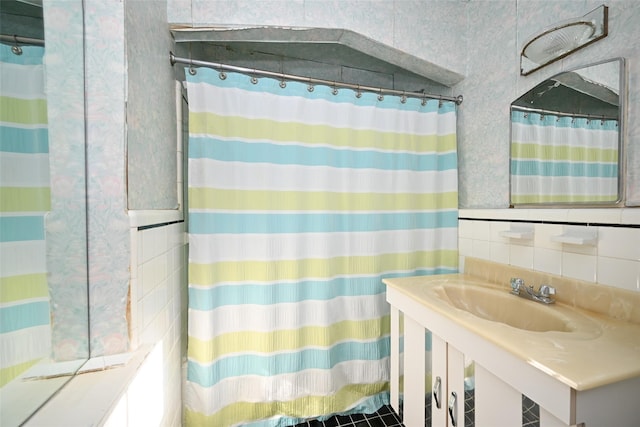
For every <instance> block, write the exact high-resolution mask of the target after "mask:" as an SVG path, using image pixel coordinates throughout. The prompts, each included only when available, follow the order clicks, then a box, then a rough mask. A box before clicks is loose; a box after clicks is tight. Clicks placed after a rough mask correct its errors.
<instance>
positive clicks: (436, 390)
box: [433, 377, 442, 409]
mask: <svg viewBox="0 0 640 427" xmlns="http://www.w3.org/2000/svg"><path fill="white" fill-rule="evenodd" d="M441 396H442V380H441V379H440V377H436V382H435V383H434V384H433V400H435V401H436V408H438V409H440V407H441V406H442V405H441V403H440V397H441Z"/></svg>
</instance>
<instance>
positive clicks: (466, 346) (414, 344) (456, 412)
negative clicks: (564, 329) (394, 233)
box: [385, 279, 640, 427]
mask: <svg viewBox="0 0 640 427" xmlns="http://www.w3.org/2000/svg"><path fill="white" fill-rule="evenodd" d="M404 280H407V279H386V280H385V283H386V284H387V285H388V286H387V301H388V302H389V303H390V305H391V371H390V373H391V378H390V382H391V384H390V386H391V404H392V406H393V407H394V409H395V410H396V411H398V410H399V377H400V365H401V364H400V352H399V349H400V347H399V341H400V327H399V324H400V322H399V318H400V316H401V315H402V316H403V317H404V402H403V422H404V425H405V426H407V427H423V426H424V425H425V410H424V408H425V390H429V389H431V390H433V391H435V392H436V395H437V387H435V386H434V385H435V384H436V382H437V378H438V377H439V378H440V387H441V395H440V396H438V397H439V399H438V401H439V404H440V405H439V406H440V407H439V408H438V404H437V403H438V402H436V399H435V398H434V396H433V394H434V393H431V395H432V396H431V414H432V422H431V426H432V427H453V426H454V424H453V421H454V420H455V422H456V423H455V427H462V426H464V422H465V413H464V398H465V388H464V386H465V384H464V376H465V358H468V359H471V360H473V361H474V364H475V369H474V370H475V373H474V383H475V387H474V396H475V398H474V407H475V409H474V416H475V423H474V424H475V426H479V427H486V426H496V427H501V426H510V427H511V426H514V427H517V426H521V425H522V395H523V394H524V395H526V396H528V397H529V398H530V399H531V400H533V401H534V402H536V403H537V404H538V405H539V407H540V426H541V427H561V426H562V427H568V426H581V427H607V426H616V427H637V426H640V405H639V404H638V402H640V401H639V400H638V396H640V376H632V377H630V378H626V379H624V378H621V379H619V380H616V381H608V382H606V383H603V384H602V385H600V386H594V387H588V388H585V389H582V390H579V389H577V388H575V387H572V386H571V385H570V384H571V380H570V379H567V378H564V377H563V376H562V375H561V371H558V370H553V369H551V368H549V367H548V366H545V365H544V364H540V363H538V362H535V359H534V360H530V359H528V358H527V357H526V356H523V354H517V352H514V351H512V350H509V349H507V348H508V347H505V346H502V345H500V342H499V340H497V339H496V338H495V335H494V334H499V331H500V330H505V329H504V328H505V327H504V326H502V327H500V328H502V329H487V330H484V329H482V328H481V327H480V326H478V327H476V326H475V325H474V324H471V323H467V324H465V323H464V322H461V321H457V319H456V317H455V315H453V316H452V315H448V313H445V311H443V309H441V308H440V306H439V305H438V304H435V305H434V304H431V303H430V302H429V301H427V300H426V299H425V298H424V295H425V294H424V292H421V291H419V290H418V291H416V292H415V293H412V292H413V289H418V288H417V287H415V286H414V287H413V288H411V287H406V288H405V287H404V286H402V285H404V284H405V283H412V282H411V281H410V280H409V281H406V282H405V281H404ZM603 322H605V323H602V325H603V328H605V329H607V330H606V331H605V332H603V335H604V334H605V333H607V334H608V333H616V330H615V328H614V327H612V326H606V325H607V323H606V322H607V321H606V320H603ZM477 323H482V322H477ZM609 325H613V323H612V324H609ZM488 328H491V326H488ZM633 328H636V327H635V326H633ZM474 329H475V330H474ZM426 330H429V331H430V332H431V336H432V344H431V357H432V360H431V369H432V372H431V379H432V382H433V384H432V385H431V386H429V387H427V384H425V331H426ZM629 331H631V333H632V334H634V336H635V331H636V329H631V330H629ZM629 331H627V332H626V333H627V334H628V333H629ZM637 331H638V332H640V328H639V329H637ZM512 333H514V332H509V333H508V335H507V336H514V337H522V336H523V334H524V332H523V333H519V332H517V331H515V334H516V335H510V334H512ZM524 335H526V334H524ZM625 336H629V335H622V337H623V338H624V337H625ZM638 336H640V335H638ZM518 339H522V340H524V341H522V343H526V345H528V344H529V343H528V342H526V340H528V338H518ZM537 339H543V338H537ZM635 341H640V340H638V339H637V338H634V342H635ZM554 343H555V341H554ZM578 345H581V344H578ZM523 346H525V345H524V344H523ZM626 346H627V347H620V351H619V352H618V355H617V356H614V357H619V359H617V360H620V361H624V363H630V364H637V363H639V360H636V358H637V357H636V356H638V355H640V345H636V344H630V345H629V344H628V343H627V344H626ZM611 351H612V352H615V351H616V349H615V348H612V349H611ZM620 353H624V354H626V355H627V356H628V357H627V356H625V357H627V358H626V359H625V358H624V357H623V358H620V357H622V356H620ZM590 358H594V356H593V354H575V355H573V356H572V358H571V359H569V360H567V362H563V363H566V364H575V363H578V362H579V363H591V360H590ZM585 361H586V362H585ZM588 366H593V367H594V368H593V369H597V370H598V375H600V373H599V372H602V375H603V376H607V375H608V373H609V372H610V371H612V370H613V368H614V366H613V365H611V366H606V361H605V360H603V361H602V365H600V364H598V361H597V360H595V361H593V364H592V365H588ZM559 372H560V373H559ZM589 374H590V375H591V374H593V372H591V373H589ZM453 393H455V404H454V405H453V406H452V408H451V411H449V403H450V400H451V401H452V403H453V399H452V395H453ZM452 415H453V417H452Z"/></svg>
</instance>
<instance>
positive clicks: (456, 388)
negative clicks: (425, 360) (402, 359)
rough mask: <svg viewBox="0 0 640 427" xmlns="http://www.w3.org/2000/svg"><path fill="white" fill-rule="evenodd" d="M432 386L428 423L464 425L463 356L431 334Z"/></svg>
mask: <svg viewBox="0 0 640 427" xmlns="http://www.w3.org/2000/svg"><path fill="white" fill-rule="evenodd" d="M431 345H432V368H433V377H432V378H433V385H432V391H433V392H432V393H431V426H432V427H445V426H446V427H463V426H464V399H465V394H464V372H465V371H464V369H465V364H464V355H463V354H462V353H461V352H460V351H458V350H457V349H456V348H455V347H453V346H452V345H450V344H447V342H445V341H444V340H443V339H442V338H440V337H438V336H436V335H433V334H432V336H431Z"/></svg>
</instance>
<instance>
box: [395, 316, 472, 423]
mask: <svg viewBox="0 0 640 427" xmlns="http://www.w3.org/2000/svg"><path fill="white" fill-rule="evenodd" d="M403 314H404V353H403V355H404V367H405V370H404V403H403V413H404V419H403V424H404V425H405V426H406V427H424V425H425V397H426V398H428V399H429V398H430V399H431V426H433V427H436V426H450V427H463V426H464V419H465V412H464V411H465V403H464V399H465V388H464V376H465V358H464V354H463V353H462V352H460V351H459V350H457V349H456V348H455V347H454V346H453V345H451V344H448V343H447V342H446V341H445V340H443V339H442V338H440V337H439V336H438V335H436V334H434V333H433V332H431V376H430V377H431V381H432V384H431V386H430V387H427V384H425V380H426V379H425V377H426V376H425V372H424V368H422V369H421V367H424V366H425V364H426V360H425V357H426V356H425V327H424V326H423V324H421V323H419V322H418V321H416V320H414V318H413V317H411V316H408V315H407V314H406V313H403ZM399 316H400V311H399V310H398V309H397V308H396V307H395V306H393V305H392V306H391V319H392V320H391V324H392V329H391V405H392V407H393V408H394V409H395V411H396V412H399V392H398V390H399V377H400V368H399V367H400V365H401V363H400V362H401V361H400V353H399V341H400V328H399ZM394 325H395V326H394ZM429 389H430V390H431V392H430V396H426V395H425V390H429Z"/></svg>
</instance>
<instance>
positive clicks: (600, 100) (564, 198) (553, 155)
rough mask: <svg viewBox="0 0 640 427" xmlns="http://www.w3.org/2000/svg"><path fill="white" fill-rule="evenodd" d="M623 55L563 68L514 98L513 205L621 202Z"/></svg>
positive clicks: (512, 140)
mask: <svg viewBox="0 0 640 427" xmlns="http://www.w3.org/2000/svg"><path fill="white" fill-rule="evenodd" d="M624 76H625V64H624V59H622V58H616V59H613V60H609V61H605V62H600V63H596V64H591V65H588V66H585V67H582V68H579V69H574V70H570V71H566V72H563V73H560V74H557V75H555V76H553V77H551V78H549V79H547V80H545V81H543V82H541V83H540V84H538V85H536V86H535V87H534V88H533V89H531V90H530V91H528V92H527V93H525V94H524V95H522V96H521V97H519V98H518V99H516V100H515V101H514V102H513V103H512V104H511V109H510V113H511V159H510V190H511V204H512V205H540V204H544V205H567V204H581V205H599V206H601V205H617V204H619V203H620V200H621V198H622V182H621V176H622V174H621V171H622V157H623V156H622V154H623V153H622V135H623V132H622V129H623V125H624V122H623V118H624V111H623V106H624V105H625V102H624V93H625V88H624V84H625V78H624Z"/></svg>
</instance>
